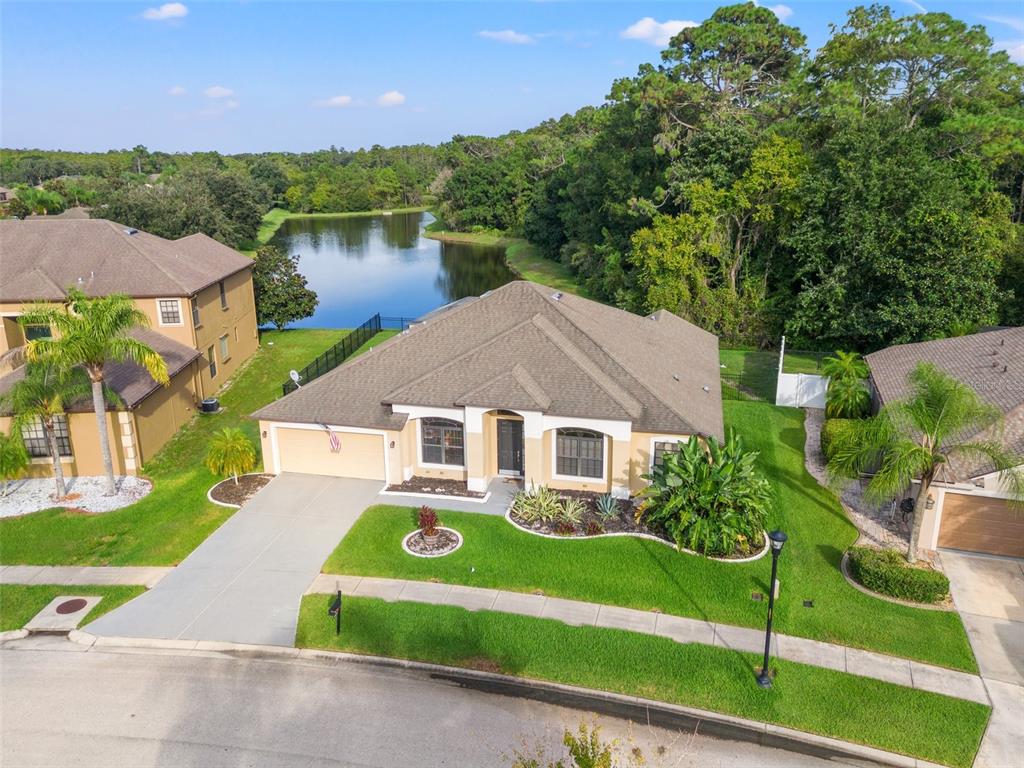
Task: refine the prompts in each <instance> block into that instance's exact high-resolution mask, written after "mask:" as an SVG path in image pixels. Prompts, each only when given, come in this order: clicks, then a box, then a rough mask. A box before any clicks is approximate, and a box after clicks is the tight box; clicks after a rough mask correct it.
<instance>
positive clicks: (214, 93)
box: [203, 85, 235, 99]
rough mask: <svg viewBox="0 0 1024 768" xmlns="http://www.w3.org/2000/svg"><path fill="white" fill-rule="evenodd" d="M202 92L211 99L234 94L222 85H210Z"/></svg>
mask: <svg viewBox="0 0 1024 768" xmlns="http://www.w3.org/2000/svg"><path fill="white" fill-rule="evenodd" d="M203 93H204V94H205V95H206V96H209V97H210V98H211V99H226V98H227V97H228V96H234V95H235V92H234V91H232V90H231V89H230V88H225V87H224V86H223V85H211V86H210V87H209V88H207V89H206V90H205V91H203Z"/></svg>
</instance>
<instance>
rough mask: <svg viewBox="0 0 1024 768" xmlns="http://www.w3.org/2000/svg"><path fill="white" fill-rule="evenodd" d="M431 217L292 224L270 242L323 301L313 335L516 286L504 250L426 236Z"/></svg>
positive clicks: (309, 321)
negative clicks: (295, 261)
mask: <svg viewBox="0 0 1024 768" xmlns="http://www.w3.org/2000/svg"><path fill="white" fill-rule="evenodd" d="M433 220H434V217H433V216H431V215H430V214H429V213H396V214H393V215H391V216H356V217H348V218H300V219H287V220H286V221H285V222H284V224H282V225H281V228H280V229H279V230H278V231H277V234H275V235H274V238H273V240H272V241H271V242H272V243H273V244H274V245H277V246H280V247H282V248H284V249H285V250H286V251H288V252H289V253H297V254H299V256H300V259H299V269H300V270H301V271H302V272H303V274H305V275H306V278H307V279H308V281H309V285H310V287H312V288H313V289H314V290H315V291H316V292H317V294H318V295H319V297H320V305H319V307H317V311H316V314H314V315H313V316H312V317H309V318H306V319H305V320H302V321H300V322H298V323H296V324H295V325H296V327H306V328H331V327H333V328H351V327H353V326H355V325H358V324H359V323H361V322H362V321H363V320H365V319H366V318H367V317H369V316H370V315H372V314H374V313H375V312H380V313H381V314H382V315H390V316H403V317H418V316H419V315H422V314H425V313H426V312H429V311H430V310H432V309H435V308H436V307H439V306H441V305H442V304H446V303H448V302H449V301H455V300H456V299H461V298H463V297H464V296H478V295H480V294H481V293H483V292H485V291H489V290H491V289H492V288H497V287H498V286H499V285H504V284H505V283H507V282H508V281H509V280H512V279H514V277H513V275H512V273H511V272H510V271H509V269H508V267H506V266H505V259H504V249H502V248H497V247H493V246H480V245H468V244H462V243H440V242H438V241H436V240H431V239H429V238H426V237H423V236H422V231H423V227H425V226H426V225H427V224H429V223H430V222H432V221H433Z"/></svg>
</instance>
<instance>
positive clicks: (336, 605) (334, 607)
mask: <svg viewBox="0 0 1024 768" xmlns="http://www.w3.org/2000/svg"><path fill="white" fill-rule="evenodd" d="M327 615H328V616H333V617H334V634H335V635H340V634H341V590H340V589H339V590H338V596H337V597H335V598H334V602H332V603H331V607H330V608H328V609H327Z"/></svg>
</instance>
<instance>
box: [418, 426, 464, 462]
mask: <svg viewBox="0 0 1024 768" xmlns="http://www.w3.org/2000/svg"><path fill="white" fill-rule="evenodd" d="M462 446H463V436H462V424H460V423H459V422H457V421H452V420H451V419H420V447H421V451H422V454H423V463H424V464H448V465H450V466H455V467H461V466H463V465H464V464H465V455H464V453H463V448H462Z"/></svg>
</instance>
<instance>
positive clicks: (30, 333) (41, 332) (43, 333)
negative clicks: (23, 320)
mask: <svg viewBox="0 0 1024 768" xmlns="http://www.w3.org/2000/svg"><path fill="white" fill-rule="evenodd" d="M52 336H53V331H52V330H51V329H50V326H48V325H26V326H25V341H35V340H36V339H49V338H51V337H52Z"/></svg>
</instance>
